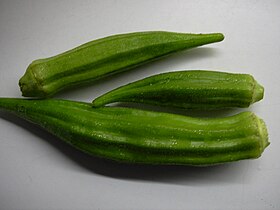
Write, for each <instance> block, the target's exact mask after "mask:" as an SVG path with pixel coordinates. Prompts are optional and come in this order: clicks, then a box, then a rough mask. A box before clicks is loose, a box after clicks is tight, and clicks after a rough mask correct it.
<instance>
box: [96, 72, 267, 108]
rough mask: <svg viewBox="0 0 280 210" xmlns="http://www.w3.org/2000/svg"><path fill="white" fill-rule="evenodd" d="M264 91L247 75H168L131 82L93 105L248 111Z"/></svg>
mask: <svg viewBox="0 0 280 210" xmlns="http://www.w3.org/2000/svg"><path fill="white" fill-rule="evenodd" d="M263 95H264V88H263V87H262V86H261V85H260V84H259V83H258V82H257V81H256V80H255V79H254V78H253V76H251V75H249V74H236V73H227V72H219V71H202V70H193V71H177V72H168V73H162V74H158V75H154V76H151V77H147V78H144V79H142V80H139V81H136V82H132V83H130V84H128V85H124V86H122V87H119V88H117V89H114V90H112V91H110V92H108V93H106V94H104V95H102V96H100V97H98V98H96V99H95V100H94V101H93V106H96V107H99V106H103V105H106V104H109V103H113V102H137V103H145V104H152V105H160V106H170V107H178V108H187V109H219V108H229V107H249V106H250V105H251V104H252V103H254V102H257V101H259V100H261V99H262V98H263Z"/></svg>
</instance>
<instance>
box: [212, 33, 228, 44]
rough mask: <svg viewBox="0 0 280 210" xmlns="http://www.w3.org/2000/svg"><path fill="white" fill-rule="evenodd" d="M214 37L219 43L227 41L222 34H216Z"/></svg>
mask: <svg viewBox="0 0 280 210" xmlns="http://www.w3.org/2000/svg"><path fill="white" fill-rule="evenodd" d="M213 35H215V36H216V40H217V42H221V41H223V40H224V39H225V36H224V34H222V33H214V34H213Z"/></svg>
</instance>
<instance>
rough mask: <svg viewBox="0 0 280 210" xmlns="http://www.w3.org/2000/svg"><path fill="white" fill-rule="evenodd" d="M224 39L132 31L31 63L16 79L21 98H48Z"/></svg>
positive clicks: (209, 35)
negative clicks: (173, 54) (19, 77)
mask: <svg viewBox="0 0 280 210" xmlns="http://www.w3.org/2000/svg"><path fill="white" fill-rule="evenodd" d="M223 39H224V36H223V34H221V33H212V34H186V33H175V32H165V31H151V32H135V33H128V34H120V35H114V36H109V37H105V38H102V39H98V40H94V41H91V42H88V43H86V44H83V45H81V46H79V47H77V48H74V49H72V50H69V51H67V52H64V53H62V54H59V55H56V56H53V57H50V58H45V59H39V60H35V61H33V62H32V63H31V64H30V65H29V66H28V68H27V70H26V72H25V74H24V75H23V77H22V78H21V79H20V80H19V86H20V89H21V92H22V95H23V96H27V97H49V96H52V95H54V94H55V93H57V92H59V91H61V90H63V89H67V88H70V87H72V88H73V87H76V86H80V85H86V84H89V83H92V82H94V81H96V80H98V79H101V78H104V77H107V76H110V75H113V74H116V73H119V72H122V71H126V70H129V69H132V68H134V67H136V66H139V65H142V64H145V63H148V62H150V61H153V60H155V59H158V58H161V57H163V56H167V55H169V54H172V53H175V52H179V51H182V50H186V49H190V48H194V47H198V46H201V45H205V44H210V43H214V42H219V41H222V40H223Z"/></svg>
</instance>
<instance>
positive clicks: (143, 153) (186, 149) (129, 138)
mask: <svg viewBox="0 0 280 210" xmlns="http://www.w3.org/2000/svg"><path fill="white" fill-rule="evenodd" d="M0 108H4V109H5V110H8V111H11V112H13V113H14V114H16V115H18V116H20V117H22V118H24V119H27V120H29V121H31V122H33V123H36V124H38V125H40V126H41V127H43V128H45V129H46V130H48V131H49V132H51V133H53V134H54V135H56V136H58V137H60V138H61V139H62V140H64V141H65V142H67V143H69V144H71V145H72V146H74V147H76V148H78V149H80V150H82V151H84V152H86V153H89V154H91V155H95V156H99V157H103V158H108V159H111V160H116V161H122V162H128V163H145V164H179V165H197V166H203V165H212V164H220V163H224V162H230V161H237V160H241V159H248V158H258V157H259V156H261V154H262V152H263V151H264V149H265V147H266V146H268V144H269V142H268V135H267V130H266V126H265V124H264V122H263V121H262V120H261V119H259V118H258V117H257V116H256V115H254V114H253V113H251V112H243V113H241V114H238V115H235V116H231V117H226V118H216V119H201V118H191V117H186V116H181V115H175V114H168V113H160V112H151V111H143V110H137V109H131V108H120V107H102V108H92V106H91V104H88V103H81V102H73V101H65V100H56V99H46V100H25V99H5V98H2V99H0Z"/></svg>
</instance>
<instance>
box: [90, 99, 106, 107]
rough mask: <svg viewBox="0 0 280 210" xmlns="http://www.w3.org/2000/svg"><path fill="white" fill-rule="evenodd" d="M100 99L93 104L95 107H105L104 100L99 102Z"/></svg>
mask: <svg viewBox="0 0 280 210" xmlns="http://www.w3.org/2000/svg"><path fill="white" fill-rule="evenodd" d="M98 99H99V97H98V98H96V99H94V100H93V101H92V102H91V103H92V104H91V105H92V106H93V107H101V106H104V105H105V103H104V101H102V100H98Z"/></svg>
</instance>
